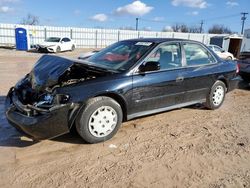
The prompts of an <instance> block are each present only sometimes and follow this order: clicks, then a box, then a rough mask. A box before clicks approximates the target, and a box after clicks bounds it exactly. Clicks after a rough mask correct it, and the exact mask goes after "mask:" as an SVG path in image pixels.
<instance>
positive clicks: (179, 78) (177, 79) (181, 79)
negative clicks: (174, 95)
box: [176, 76, 184, 82]
mask: <svg viewBox="0 0 250 188" xmlns="http://www.w3.org/2000/svg"><path fill="white" fill-rule="evenodd" d="M183 80H184V77H182V76H180V77H177V78H176V82H183Z"/></svg>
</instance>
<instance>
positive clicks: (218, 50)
mask: <svg viewBox="0 0 250 188" xmlns="http://www.w3.org/2000/svg"><path fill="white" fill-rule="evenodd" d="M208 47H209V48H210V49H211V50H213V51H214V52H215V53H216V54H217V55H218V56H219V57H220V58H221V59H228V60H235V57H234V55H233V54H231V53H230V52H227V51H225V50H223V49H222V48H221V47H219V46H217V45H208Z"/></svg>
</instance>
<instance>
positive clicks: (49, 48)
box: [38, 46, 56, 53]
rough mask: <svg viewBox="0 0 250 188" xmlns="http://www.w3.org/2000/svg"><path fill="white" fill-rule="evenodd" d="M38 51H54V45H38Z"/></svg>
mask: <svg viewBox="0 0 250 188" xmlns="http://www.w3.org/2000/svg"><path fill="white" fill-rule="evenodd" d="M38 51H40V52H45V53H47V52H52V53H54V52H56V47H55V46H51V47H44V46H38Z"/></svg>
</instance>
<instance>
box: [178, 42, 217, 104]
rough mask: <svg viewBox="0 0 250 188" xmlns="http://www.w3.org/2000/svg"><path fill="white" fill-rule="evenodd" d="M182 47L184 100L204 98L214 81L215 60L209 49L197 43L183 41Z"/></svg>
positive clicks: (190, 100)
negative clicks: (184, 65)
mask: <svg viewBox="0 0 250 188" xmlns="http://www.w3.org/2000/svg"><path fill="white" fill-rule="evenodd" d="M182 49H183V51H184V54H185V57H184V62H185V64H186V68H185V71H183V72H184V73H183V76H184V81H183V85H184V86H185V89H186V94H185V97H184V101H185V102H192V101H201V100H204V99H206V96H207V94H208V92H209V90H210V88H211V87H212V85H213V83H214V82H215V74H216V71H217V69H218V65H217V61H216V59H215V58H214V56H213V55H212V54H211V53H210V52H209V50H208V49H206V48H205V47H204V46H203V45H201V44H199V43H192V42H184V43H182Z"/></svg>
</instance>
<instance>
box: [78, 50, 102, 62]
mask: <svg viewBox="0 0 250 188" xmlns="http://www.w3.org/2000/svg"><path fill="white" fill-rule="evenodd" d="M97 52H99V50H94V51H90V52H85V53H82V54H81V55H80V56H79V57H78V59H82V60H84V59H87V58H89V57H91V56H92V55H94V54H96V53H97Z"/></svg>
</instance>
